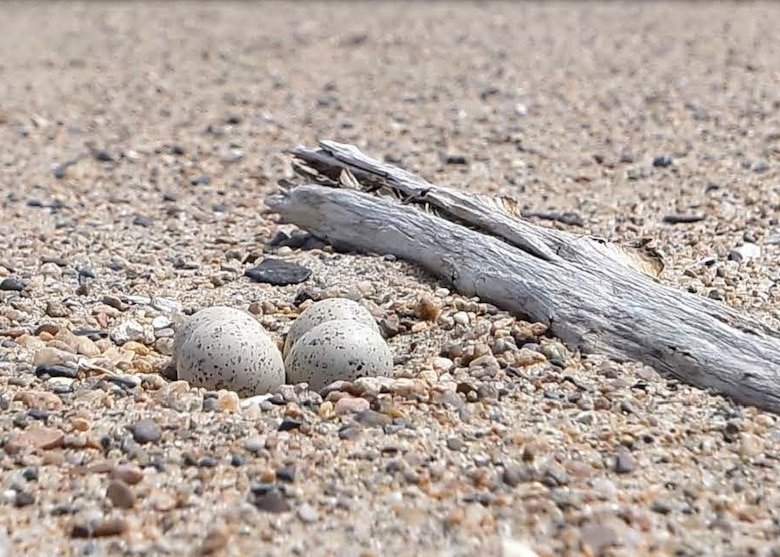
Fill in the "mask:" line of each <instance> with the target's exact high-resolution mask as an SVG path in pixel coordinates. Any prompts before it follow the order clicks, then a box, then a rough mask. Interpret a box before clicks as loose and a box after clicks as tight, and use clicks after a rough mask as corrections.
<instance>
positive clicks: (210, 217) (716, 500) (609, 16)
mask: <svg viewBox="0 0 780 557" xmlns="http://www.w3.org/2000/svg"><path fill="white" fill-rule="evenodd" d="M1 11H2V15H1V16H0V145H2V148H0V187H1V188H2V191H0V239H1V240H0V246H1V247H2V250H1V251H0V280H3V279H6V280H9V281H10V282H6V283H5V284H6V288H5V289H3V290H2V291H0V469H1V470H2V475H1V478H0V483H1V485H0V488H1V489H2V492H1V493H0V555H2V556H3V557H5V556H7V555H17V556H21V555H25V556H26V555H30V556H32V555H194V554H198V552H199V553H200V554H220V555H294V554H296V555H313V556H316V555H339V556H353V555H354V556H357V555H442V556H445V555H447V556H449V555H453V556H454V555H500V554H502V552H503V554H505V555H524V554H522V553H521V552H520V550H519V549H518V548H517V546H516V545H513V543H515V544H516V543H519V542H520V541H524V542H527V543H528V544H529V546H530V547H532V548H533V549H534V550H535V551H536V552H537V554H538V555H540V556H546V555H680V556H687V555H724V556H726V555H729V556H732V555H734V556H736V555H759V556H770V555H778V554H780V544H778V542H777V541H776V540H777V539H778V538H779V537H780V514H778V508H780V485H778V480H777V474H776V469H777V456H778V448H780V429H779V428H778V425H777V418H776V417H775V416H773V415H768V414H765V413H761V412H758V411H756V410H755V409H752V408H743V407H738V406H735V405H734V404H732V403H730V402H729V401H727V400H724V399H722V398H721V397H718V396H714V395H710V394H708V393H705V392H702V391H699V390H697V389H694V388H691V387H688V386H685V385H681V384H679V383H676V382H672V381H666V380H665V379H664V378H661V377H659V376H658V375H657V374H656V373H655V372H654V371H653V370H651V369H648V368H646V367H644V366H641V365H635V364H621V365H618V364H615V363H611V362H607V361H604V360H603V358H599V357H598V355H592V356H590V357H582V356H580V355H576V354H574V355H573V354H567V353H565V351H564V350H563V349H562V347H560V346H559V345H558V344H556V341H555V339H551V338H547V337H546V336H545V335H544V331H543V330H542V329H540V328H539V327H534V326H532V324H527V323H522V322H520V321H516V320H515V319H514V318H512V317H511V316H508V315H506V314H504V313H502V312H501V311H498V310H497V309H496V308H491V307H489V306H487V305H486V304H482V303H480V302H479V301H478V300H469V299H465V298H462V297H460V296H458V295H457V294H456V293H450V292H448V291H447V290H446V289H444V288H443V286H442V285H439V284H437V283H436V282H435V281H432V280H431V279H429V278H427V277H425V276H424V275H423V274H422V273H420V272H419V271H417V270H415V269H414V268H412V267H411V266H409V265H407V264H405V263H403V262H399V261H387V260H385V259H383V258H381V257H358V256H353V255H344V254H335V253H332V252H331V251H329V250H310V251H301V250H298V249H293V250H289V249H285V250H282V251H281V252H278V253H277V255H279V256H280V257H283V258H285V259H287V260H290V261H294V262H297V263H300V264H303V265H306V266H307V267H309V268H311V269H312V271H313V275H312V278H311V279H310V281H309V282H308V283H307V284H306V285H298V286H285V287H277V288H274V287H270V286H266V285H260V284H256V283H252V282H250V281H249V280H248V279H247V278H246V277H243V276H242V274H243V270H244V268H245V267H247V266H249V265H251V261H255V260H257V259H258V258H259V257H262V254H263V251H264V249H265V250H266V251H267V250H268V248H267V247H266V246H267V242H268V241H269V240H270V239H271V238H272V237H273V236H274V235H275V234H276V232H277V231H278V226H277V224H276V216H275V215H273V214H271V213H270V212H269V211H268V210H267V209H266V208H265V207H264V205H263V197H264V195H266V194H268V193H270V192H272V191H273V190H274V188H275V183H276V181H277V180H278V179H280V178H283V177H289V176H290V168H289V164H288V159H287V157H286V156H285V155H284V153H283V150H284V149H286V148H289V147H292V146H295V145H298V144H308V145H313V144H314V143H315V142H316V141H317V139H320V138H329V139H335V140H339V141H343V142H348V143H354V144H356V145H358V146H359V147H360V148H361V149H363V150H364V151H365V152H367V153H368V154H370V155H372V156H375V157H377V158H385V159H386V160H388V161H391V162H393V163H394V164H397V165H400V166H403V167H404V168H406V169H408V170H411V171H413V172H417V173H419V174H421V175H422V176H424V177H425V178H427V179H429V180H431V181H434V182H436V183H438V184H441V185H448V186H454V187H460V188H467V189H470V190H472V191H482V192H489V193H499V192H500V193H504V194H508V195H512V196H514V197H516V198H518V199H519V200H521V202H522V203H523V204H525V205H527V208H528V209H529V210H531V211H536V212H550V211H559V212H572V213H576V214H577V215H578V216H579V217H581V220H582V226H574V225H565V224H561V223H555V222H550V221H544V223H545V224H546V225H550V226H560V227H566V228H569V229H571V230H574V231H579V232H584V233H595V234H598V235H600V236H606V237H609V238H613V239H618V240H628V239H631V238H635V237H638V236H652V237H653V238H655V240H656V242H657V243H658V246H659V248H660V249H661V250H662V251H663V252H664V253H665V254H666V258H667V265H668V267H667V270H666V271H665V273H664V276H663V280H664V281H667V282H669V283H673V284H678V285H679V286H680V288H682V289H687V290H690V291H691V292H696V293H699V294H701V295H703V296H710V297H715V298H718V299H722V300H724V302H726V303H729V304H732V305H734V306H735V307H739V308H741V309H743V310H744V311H746V312H750V313H751V314H753V315H755V316H758V317H760V318H761V319H764V320H766V321H767V322H768V323H770V324H775V323H776V322H777V319H778V317H780V314H778V294H777V292H776V290H775V289H774V285H775V283H776V281H777V280H778V278H780V270H779V269H778V263H777V262H778V255H780V247H779V246H780V225H778V212H779V209H780V186H779V184H780V182H779V181H778V176H779V175H780V172H778V168H780V116H779V114H780V89H778V86H777V84H778V80H779V79H780V35H779V34H778V33H777V32H776V22H777V21H780V7H778V6H777V5H775V4H761V3H734V4H732V3H695V4H690V5H688V4H685V3H682V2H674V3H667V4H665V3H655V2H642V3H639V2H637V3H617V2H615V3H595V2H594V3H570V4H567V3H549V4H542V3H539V4H531V3H528V4H525V3H499V4H491V3H460V2H458V3H431V4H413V3H408V4H407V3H400V2H387V3H384V2H366V3H332V4H325V3H313V2H306V3H303V2H301V3H292V2H291V3H285V2H272V3H248V2H247V3H236V4H231V3H213V4H189V3H179V2H176V3H162V2H158V3H126V4H125V3H106V4H103V3H98V2H84V3H77V2H73V3H59V2H57V3H54V2H52V3H45V2H41V3H38V2H35V3H32V2H31V3H3V5H2V10H1ZM668 215H697V216H703V217H705V218H704V219H703V220H700V221H698V222H693V223H688V224H669V223H668V222H665V220H664V217H666V216H668ZM539 222H542V221H539ZM80 283H81V288H80ZM17 286H18V287H19V288H21V290H18V289H17V288H16V287H17ZM302 288H307V289H309V291H310V292H309V293H310V294H312V293H313V295H315V296H326V295H332V294H342V295H348V296H351V297H353V298H356V299H360V300H361V301H363V303H365V304H366V305H367V306H369V307H371V308H372V309H373V310H374V311H375V313H376V315H377V317H378V318H380V319H381V320H384V323H385V326H386V327H385V328H386V329H392V330H393V334H394V336H392V338H390V339H389V342H390V344H391V346H392V347H393V349H394V351H395V354H396V359H397V361H398V365H397V366H396V379H395V380H393V381H391V382H389V383H384V384H382V385H380V384H379V383H377V382H371V381H366V382H362V383H360V384H355V385H349V386H344V387H343V390H344V391H345V392H346V391H348V392H349V394H350V395H353V396H354V397H355V399H348V398H343V397H344V396H345V392H342V391H336V392H334V393H330V394H329V393H322V396H321V395H320V394H317V393H309V392H307V391H302V390H301V389H295V388H292V387H290V388H287V389H283V390H282V392H280V393H279V394H278V395H277V396H276V397H275V398H273V399H272V400H269V401H266V402H264V403H262V404H257V403H255V404H251V405H247V404H243V405H241V404H239V403H238V401H237V400H236V399H235V398H234V397H232V396H231V395H230V394H229V393H226V392H221V393H206V392H205V391H204V390H199V389H195V388H190V387H189V386H188V385H186V384H183V383H181V382H171V381H169V380H168V379H164V378H162V377H161V376H160V375H159V372H160V371H161V369H162V368H163V367H164V366H165V364H166V363H167V361H168V359H169V355H170V337H169V336H168V335H169V334H170V327H167V326H162V327H161V326H159V325H160V324H162V325H165V319H167V318H168V317H169V314H170V311H169V310H171V309H173V310H175V311H178V310H179V309H180V308H187V309H194V308H198V307H202V306H205V305H209V304H216V303H219V304H228V305H234V306H237V307H243V308H250V309H251V310H252V311H253V312H254V313H256V314H258V317H259V318H260V319H261V322H262V323H263V324H264V325H265V326H266V327H267V328H268V329H269V330H270V331H271V332H272V333H273V334H274V335H276V338H281V337H282V335H283V334H284V333H285V332H286V330H287V328H288V327H289V323H290V321H291V320H292V319H293V318H294V316H295V315H296V313H297V312H298V311H299V309H300V308H299V307H298V305H297V303H296V296H298V294H299V292H300V291H301V289H302ZM423 294H424V295H426V296H428V297H429V298H430V299H431V300H432V302H433V303H434V304H435V305H436V306H437V307H438V308H439V309H441V312H442V313H441V317H440V318H439V319H438V320H436V321H432V322H428V321H425V320H423V319H421V317H420V315H419V314H420V312H419V311H415V308H418V305H417V304H418V299H419V297H420V296H421V295H423ZM144 297H147V298H144ZM151 297H155V298H158V299H157V300H150V299H149V298H151ZM160 299H162V300H160ZM298 301H300V299H298ZM418 309H419V308H418ZM458 313H462V314H465V316H466V317H465V318H464V317H463V315H460V316H458V319H455V315H456V314H458ZM160 317H162V318H163V320H162V321H161V320H160V319H158V320H157V321H154V319H155V318H160ZM464 319H465V323H467V325H466V326H463V325H457V324H456V323H457V322H461V321H464ZM130 321H133V322H135V323H137V324H138V325H140V326H141V327H142V333H141V334H139V335H137V337H133V339H132V340H131V341H130V342H126V341H127V340H128V338H127V334H128V331H130V332H132V329H133V326H128V322H130ZM74 332H75V333H76V334H73V333H74ZM502 339H503V340H502ZM508 339H512V340H511V343H510V344H512V346H511V347H509V348H511V349H508V348H507V342H509V340H508ZM515 345H516V347H515ZM520 348H525V350H520ZM44 349H46V350H48V352H46V351H45V350H44ZM42 351H43V353H44V354H45V356H41V353H42ZM63 352H65V353H68V354H70V353H73V354H72V357H73V358H77V357H80V358H93V360H94V359H98V360H99V359H101V358H102V360H101V361H102V362H103V365H104V366H111V369H112V370H113V371H114V372H115V373H116V374H117V375H105V374H101V373H100V372H95V371H94V370H92V371H89V370H84V369H82V371H81V372H80V373H79V374H78V376H76V377H50V376H47V375H45V374H44V375H40V374H39V375H40V376H37V375H36V374H35V369H36V368H35V365H36V364H38V363H41V362H42V361H45V362H46V363H52V362H54V363H56V361H59V360H57V359H58V358H60V359H61V358H63V357H64V356H63ZM76 353H77V354H78V356H76V355H75V354H76ZM36 355H37V357H38V360H36V359H35V358H36ZM480 356H481V358H480ZM471 360H476V364H475V362H472V361H471ZM518 370H519V371H518ZM356 399H363V400H359V401H356ZM365 401H367V402H365ZM364 405H370V407H371V410H370V411H364V410H362V409H363V408H364ZM355 411H357V413H355ZM3 526H4V528H5V534H3V528H2V527H3Z"/></svg>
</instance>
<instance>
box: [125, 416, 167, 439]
mask: <svg viewBox="0 0 780 557" xmlns="http://www.w3.org/2000/svg"><path fill="white" fill-rule="evenodd" d="M131 430H132V432H133V439H134V440H135V442H136V443H141V444H145V443H156V442H157V441H159V440H160V439H161V438H162V429H161V428H160V426H159V425H157V423H156V422H155V421H154V420H151V419H143V420H138V421H137V422H135V423H134V424H133V425H132V428H131Z"/></svg>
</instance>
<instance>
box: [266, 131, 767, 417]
mask: <svg viewBox="0 0 780 557" xmlns="http://www.w3.org/2000/svg"><path fill="white" fill-rule="evenodd" d="M293 154H294V155H295V157H296V158H297V159H298V160H299V161H302V162H305V164H306V165H308V166H310V167H311V168H313V169H315V170H316V173H315V174H316V175H318V176H328V177H330V178H332V179H336V180H337V179H338V176H339V175H340V173H341V172H342V170H343V169H348V170H350V171H351V172H352V173H353V174H354V175H355V177H356V178H357V179H358V181H359V182H360V183H361V184H362V185H364V186H365V185H367V184H369V185H370V184H374V185H377V186H382V188H383V189H384V190H385V191H389V192H391V193H392V194H393V195H394V196H396V197H400V198H401V199H402V200H406V203H404V202H402V201H401V200H399V199H396V198H393V197H391V198H389V199H388V198H383V197H379V196H376V195H370V194H368V193H364V192H362V191H355V190H353V189H344V188H337V187H329V186H323V185H302V186H297V187H293V188H291V189H289V190H287V191H283V192H281V193H277V194H274V195H272V196H270V197H269V198H268V199H267V200H266V203H267V205H268V206H269V207H270V208H271V209H272V210H274V211H276V212H278V213H279V214H280V215H281V217H282V219H283V220H284V221H285V222H289V223H293V224H296V225H297V226H299V227H301V228H304V229H306V230H309V231H310V232H311V233H313V234H315V235H317V236H319V237H321V238H323V239H325V240H327V241H329V242H331V243H332V244H333V245H335V246H338V247H342V248H347V249H352V250H355V251H360V252H374V253H382V254H387V253H391V254H394V255H396V256H398V257H400V258H402V259H405V260H407V261H410V262H413V263H416V264H418V265H420V266H421V267H423V268H425V269H426V270H428V271H429V272H431V273H433V274H435V275H437V276H439V277H442V278H444V279H446V280H448V281H450V282H451V283H452V284H453V286H454V287H455V288H456V289H457V290H458V291H459V292H461V293H463V294H466V295H476V296H479V297H480V298H482V299H483V300H485V301H489V302H491V303H493V304H495V305H496V306H498V307H501V308H503V309H506V310H508V311H511V312H513V313H515V314H517V315H520V316H523V317H526V318H528V319H531V320H534V321H540V322H543V323H546V324H547V325H549V327H550V329H551V332H552V333H553V334H554V335H556V336H557V337H559V338H560V339H561V340H562V341H564V342H565V343H567V344H568V345H569V346H570V348H572V349H574V350H581V351H583V352H586V353H597V354H603V355H605V356H608V357H611V358H615V359H619V360H626V359H628V360H638V361H641V362H644V363H646V364H648V365H651V366H653V367H654V368H656V369H657V370H658V371H661V372H666V373H668V374H671V375H672V376H674V377H676V378H678V379H680V380H682V381H685V382H688V383H690V384H692V385H696V386H698V387H701V388H709V389H713V390H714V391H716V392H719V393H721V394H723V395H726V396H728V397H731V398H732V399H733V400H735V401H736V402H739V403H742V404H746V405H754V406H757V407H759V408H762V409H766V410H771V411H773V412H780V334H778V333H777V332H775V331H772V330H770V329H769V328H767V327H765V326H763V325H762V324H760V323H759V322H757V321H756V320H754V319H752V318H750V317H748V316H743V315H740V314H739V313H738V312H736V311H735V310H733V309H732V308H730V307H728V306H726V305H725V304H721V303H718V302H715V301H713V300H709V299H706V298H702V297H700V296H696V295H692V294H689V293H687V292H684V291H682V290H680V289H679V288H676V287H673V286H669V285H665V284H662V283H660V282H658V281H656V280H654V279H653V278H652V277H650V276H647V275H646V274H644V273H641V272H639V271H638V270H636V269H635V268H633V267H632V265H630V264H629V263H628V262H627V261H626V260H625V259H624V258H621V257H620V256H615V254H616V253H619V252H616V251H615V250H612V249H611V247H610V246H609V245H605V244H604V243H603V242H598V241H594V240H592V239H590V238H588V237H585V236H578V235H574V234H571V233H565V232H561V231H557V230H553V229H549V228H544V227H540V226H535V225H533V224H531V223H529V222H526V221H524V220H522V219H520V218H518V216H517V215H516V212H514V211H513V208H512V206H511V204H509V205H504V204H501V203H496V202H495V201H493V200H491V199H490V198H487V197H484V196H477V195H473V194H469V193H465V192H459V191H454V190H448V189H445V188H440V187H436V186H434V185H432V184H429V183H427V182H425V181H423V180H421V179H419V178H417V177H415V176H413V175H412V174H409V173H407V172H404V171H402V170H399V169H397V168H393V167H391V166H388V165H385V164H383V163H380V162H379V161H375V160H373V159H370V158H369V157H366V156H365V155H364V154H362V153H361V152H360V151H358V150H357V149H356V148H354V147H351V146H348V145H340V144H337V143H333V142H323V144H322V146H321V148H320V149H317V150H313V149H305V148H299V149H297V150H295V151H294V152H293ZM421 204H422V205H430V206H431V207H432V208H433V210H434V212H435V213H436V214H431V213H428V212H424V211H422V210H420V208H419V205H421Z"/></svg>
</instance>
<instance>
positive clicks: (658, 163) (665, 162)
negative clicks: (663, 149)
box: [653, 155, 672, 168]
mask: <svg viewBox="0 0 780 557" xmlns="http://www.w3.org/2000/svg"><path fill="white" fill-rule="evenodd" d="M671 164H672V157H670V156H669V155H658V156H657V157H655V158H653V166H655V167H656V168H666V167H667V166H671Z"/></svg>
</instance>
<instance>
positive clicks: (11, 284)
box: [0, 277, 25, 292]
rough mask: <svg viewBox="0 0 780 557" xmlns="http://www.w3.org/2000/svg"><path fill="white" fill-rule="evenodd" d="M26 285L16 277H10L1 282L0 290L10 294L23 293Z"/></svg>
mask: <svg viewBox="0 0 780 557" xmlns="http://www.w3.org/2000/svg"><path fill="white" fill-rule="evenodd" d="M24 288H25V284H24V282H22V280H21V279H17V278H14V277H8V278H6V279H3V280H2V282H0V290H6V291H10V292H21V291H22V290H24Z"/></svg>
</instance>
